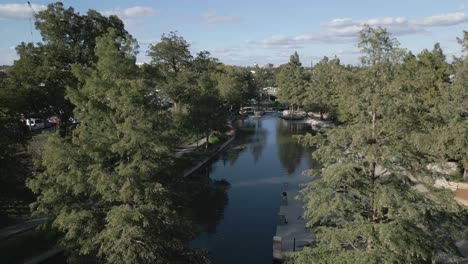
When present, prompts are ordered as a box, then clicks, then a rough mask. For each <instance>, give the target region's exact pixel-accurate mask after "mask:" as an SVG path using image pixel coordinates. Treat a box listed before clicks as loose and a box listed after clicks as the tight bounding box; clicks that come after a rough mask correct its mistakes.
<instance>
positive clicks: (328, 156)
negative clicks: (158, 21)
mask: <svg viewBox="0 0 468 264" xmlns="http://www.w3.org/2000/svg"><path fill="white" fill-rule="evenodd" d="M34 15H35V27H36V29H37V30H38V31H39V32H40V34H41V37H42V41H40V42H37V43H24V42H23V43H20V44H18V46H17V47H16V51H17V53H18V57H19V58H18V60H16V61H15V63H14V65H12V66H11V67H8V68H6V69H4V67H2V70H1V72H0V73H1V74H0V187H1V189H0V191H1V192H0V195H1V196H0V199H1V202H2V204H1V207H0V217H1V219H0V220H1V225H2V226H3V225H10V224H13V223H15V222H17V221H21V220H23V219H26V218H36V217H44V216H47V219H48V220H47V223H46V224H44V225H43V229H40V230H39V229H38V230H31V231H27V232H24V233H21V234H19V235H18V236H13V237H9V238H7V239H6V240H3V241H0V248H3V250H1V251H8V252H7V253H11V254H16V253H18V250H17V249H18V248H20V247H21V246H20V245H19V244H20V241H22V242H21V243H26V244H25V245H24V247H27V248H28V250H29V249H30V250H31V252H32V251H34V252H36V251H41V250H43V248H42V249H41V247H40V246H47V245H50V243H52V242H50V241H55V240H57V241H58V243H59V244H60V246H63V248H64V249H65V252H66V254H65V255H66V257H67V258H68V260H70V261H77V260H79V259H82V258H84V259H86V260H89V261H90V262H98V263H117V262H119V263H196V264H199V263H200V264H204V263H207V262H209V254H208V253H207V252H206V251H205V250H198V249H193V248H191V247H190V241H192V240H193V238H194V236H196V228H194V224H193V221H192V220H193V219H191V218H190V214H189V213H187V211H190V210H187V209H190V208H187V206H190V199H191V198H192V195H193V193H191V192H190V191H191V189H190V188H191V187H194V188H193V189H196V190H198V191H206V190H209V188H212V187H216V188H224V189H223V190H225V189H226V188H229V184H228V183H227V182H217V183H215V182H212V181H211V179H205V180H206V181H205V182H203V183H200V185H199V186H195V185H196V183H194V182H189V180H187V179H186V178H189V177H184V176H186V175H185V174H190V173H191V171H192V170H193V171H195V170H196V169H197V168H199V167H202V166H203V164H204V163H206V162H208V161H209V160H210V159H211V158H212V157H213V156H214V155H216V153H217V152H218V151H220V148H222V147H224V146H225V145H227V144H228V143H226V142H229V141H230V140H232V138H233V137H234V134H235V133H234V129H235V128H233V127H232V126H229V125H227V124H226V120H230V119H233V118H236V117H237V116H238V115H239V114H240V113H239V110H242V109H243V106H244V107H245V106H247V107H248V108H249V109H250V110H252V111H253V113H254V114H256V115H257V116H261V115H263V114H264V111H263V110H264V109H259V107H262V106H263V107H265V106H266V105H269V106H275V107H284V106H287V107H288V109H290V110H293V111H292V112H287V111H286V112H285V113H286V115H285V117H286V118H288V115H287V113H290V115H289V118H290V119H302V118H304V117H305V116H306V114H305V113H308V112H313V113H317V114H315V117H318V118H319V119H320V122H319V121H316V122H315V121H314V122H311V123H310V124H311V125H314V126H315V127H316V128H317V129H319V130H320V133H314V135H312V134H307V135H305V136H301V137H300V140H299V141H300V142H301V143H302V144H303V145H304V146H308V147H313V148H311V149H313V151H311V152H312V153H311V155H313V157H314V158H315V159H316V160H317V161H318V162H320V164H323V169H321V170H318V171H311V172H309V173H310V174H311V175H314V176H317V178H318V179H317V180H315V181H313V182H311V183H310V184H309V185H307V186H306V187H305V188H304V189H303V190H302V191H301V194H300V199H302V200H303V201H304V202H305V212H304V215H303V217H304V218H305V219H307V226H308V227H310V228H309V229H307V230H305V232H313V234H314V235H315V236H316V238H317V241H316V242H317V243H315V244H314V245H311V246H309V247H305V248H304V250H302V251H300V252H295V253H293V254H291V256H290V257H289V258H288V259H286V260H285V261H286V263H298V264H303V263H304V264H305V263H310V262H311V261H317V262H321V263H329V262H333V263H342V262H355V263H365V262H371V263H380V262H382V261H388V262H395V263H396V262H398V263H429V262H435V261H439V260H453V259H457V258H460V257H461V256H460V252H458V251H457V248H456V245H455V244H454V241H456V240H458V239H459V238H460V237H463V236H466V234H467V233H468V231H467V230H468V228H467V223H468V222H467V219H468V211H467V210H466V208H464V207H461V206H460V205H458V204H457V203H456V202H455V201H454V199H453V193H451V192H450V191H448V190H439V189H435V188H433V185H434V182H435V181H436V180H441V179H443V180H460V181H462V180H463V181H465V182H467V181H468V141H467V139H468V137H467V136H468V105H467V102H468V101H467V99H466V98H468V53H467V52H468V32H467V31H464V32H463V33H462V34H463V35H462V37H460V38H457V40H458V43H459V44H460V49H461V51H462V52H461V55H459V56H458V57H453V59H452V60H449V61H450V62H448V61H447V56H446V54H444V51H443V49H442V48H441V46H440V45H439V44H438V43H435V44H434V47H433V49H432V50H427V49H425V50H422V51H421V52H420V53H419V54H413V53H412V52H410V51H408V50H406V49H404V48H402V47H400V44H399V42H398V41H397V39H395V38H393V37H392V36H391V34H390V33H389V32H388V31H387V30H386V29H384V28H381V27H371V26H369V25H363V26H362V30H361V31H360V32H359V36H357V37H358V38H357V39H358V44H357V47H358V48H359V50H360V53H361V55H362V57H361V61H360V64H359V65H344V64H343V63H342V62H341V61H340V59H339V58H338V57H337V56H335V57H333V58H328V57H324V58H323V59H322V60H320V61H318V62H317V63H315V64H313V65H311V66H310V67H304V66H303V65H302V62H301V61H300V58H299V54H298V53H297V52H294V53H293V54H292V55H291V56H290V60H289V62H288V63H286V64H284V65H280V66H279V67H276V68H274V67H265V68H262V67H259V66H258V65H255V66H254V67H241V66H232V65H226V64H223V63H222V62H220V61H219V60H218V59H217V58H215V57H213V56H212V55H211V54H210V52H208V51H203V50H202V51H199V52H198V53H196V54H193V53H192V52H191V46H190V42H189V41H187V40H185V39H184V38H183V37H182V36H180V35H179V34H178V33H177V32H169V33H167V34H162V36H161V38H160V39H159V40H158V41H156V42H154V43H152V44H150V45H149V50H148V52H147V56H148V57H149V58H150V60H151V61H150V62H149V63H145V64H142V65H140V64H137V63H136V58H137V57H136V56H137V54H138V52H139V45H138V41H137V40H136V39H135V38H134V37H133V36H132V35H131V34H130V33H129V32H128V31H127V29H126V28H125V24H124V22H123V21H122V20H121V19H120V18H119V17H118V16H115V15H110V16H106V15H103V14H101V13H99V12H97V11H95V10H88V11H87V12H86V13H78V12H76V11H75V9H74V8H73V7H66V6H64V4H63V3H61V2H56V3H52V4H49V5H48V6H47V8H45V9H43V10H41V11H39V12H38V13H37V14H34ZM295 110H300V111H301V112H300V116H297V117H295V116H294V115H293V113H297V114H299V112H294V111H295ZM323 119H327V120H333V124H336V126H334V125H333V124H331V123H327V121H324V120H323ZM285 122H286V121H285ZM33 123H34V125H33ZM49 125H52V126H53V130H54V131H55V132H53V133H50V134H49V133H39V132H40V131H43V130H42V128H43V127H46V126H49ZM199 137H201V138H203V139H201V138H199ZM194 140H195V143H196V144H194V142H193V141H194ZM191 141H192V142H191ZM184 142H191V143H185V144H184ZM200 142H201V143H203V142H204V143H205V144H204V146H197V145H198V144H199V143H200ZM202 145H203V144H202ZM447 162H451V163H453V167H454V168H456V170H454V171H452V173H449V174H444V173H439V172H437V171H433V170H432V171H431V170H430V169H429V168H428V167H427V165H428V164H446V163H447ZM379 168H382V169H379ZM408 171H411V172H415V173H412V175H408V174H407V173H406V172H408ZM411 177H414V178H415V179H416V180H417V181H418V182H420V183H421V184H425V185H426V187H427V188H426V189H427V190H428V191H427V192H419V191H417V190H415V188H413V186H412V184H413V183H414V181H413V180H412V179H411ZM215 185H216V186H215ZM449 185H450V184H449ZM459 195H460V196H465V194H464V193H463V194H462V193H460V194H459ZM40 237H41V238H40ZM36 238H37V240H38V241H39V240H41V241H45V242H44V243H42V242H34V243H33V242H32V240H34V239H36ZM33 244H34V245H33ZM37 244H43V245H37ZM36 246H38V247H36ZM15 252H16V253H15ZM2 253H3V252H2ZM18 254H21V253H18ZM28 254H29V253H28ZM31 254H36V253H31ZM0 257H1V256H0ZM9 258H10V259H11V256H9Z"/></svg>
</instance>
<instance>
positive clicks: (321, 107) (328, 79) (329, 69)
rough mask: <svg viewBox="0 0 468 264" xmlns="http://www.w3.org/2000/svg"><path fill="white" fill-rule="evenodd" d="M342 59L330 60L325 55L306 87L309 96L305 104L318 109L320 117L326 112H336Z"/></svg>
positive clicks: (315, 67)
mask: <svg viewBox="0 0 468 264" xmlns="http://www.w3.org/2000/svg"><path fill="white" fill-rule="evenodd" d="M339 67H340V60H339V59H338V58H334V59H333V60H329V59H328V58H327V57H324V58H323V59H322V60H321V61H320V62H319V63H317V64H316V65H315V66H314V68H313V71H312V74H311V78H310V81H309V82H308V85H307V87H306V94H307V98H306V99H305V100H304V103H303V104H304V105H306V106H307V107H308V108H309V109H311V110H314V111H318V112H319V113H320V119H323V113H324V112H335V103H336V102H335V101H334V99H335V96H336V94H337V93H336V89H337V83H338V78H339V76H340V73H339V71H340V68H339Z"/></svg>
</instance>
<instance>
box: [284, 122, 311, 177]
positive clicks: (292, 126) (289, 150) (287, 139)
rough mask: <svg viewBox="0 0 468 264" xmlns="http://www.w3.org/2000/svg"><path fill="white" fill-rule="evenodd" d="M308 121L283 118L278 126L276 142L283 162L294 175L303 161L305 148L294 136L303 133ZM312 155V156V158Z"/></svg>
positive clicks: (289, 173) (290, 173) (289, 172)
mask: <svg viewBox="0 0 468 264" xmlns="http://www.w3.org/2000/svg"><path fill="white" fill-rule="evenodd" d="M307 127H308V124H307V123H302V122H295V121H286V120H281V121H279V122H278V124H277V127H276V144H277V145H278V156H279V160H280V162H281V164H282V165H283V167H284V168H285V169H286V171H287V172H288V175H292V174H293V173H294V172H295V171H296V168H297V166H299V164H300V163H301V158H302V155H303V154H304V151H305V148H304V147H303V146H302V145H301V144H300V143H298V142H297V140H296V139H294V138H293V135H294V134H303V133H304V132H305V131H306V128H307ZM311 158H312V157H310V159H311Z"/></svg>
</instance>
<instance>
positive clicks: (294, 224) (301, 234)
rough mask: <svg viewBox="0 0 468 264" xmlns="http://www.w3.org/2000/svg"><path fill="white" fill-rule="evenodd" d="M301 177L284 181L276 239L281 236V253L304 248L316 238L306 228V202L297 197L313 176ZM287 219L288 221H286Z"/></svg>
mask: <svg viewBox="0 0 468 264" xmlns="http://www.w3.org/2000/svg"><path fill="white" fill-rule="evenodd" d="M297 177H300V179H298V180H297V181H294V182H285V183H283V189H282V192H283V193H286V198H285V196H284V195H283V193H281V194H278V195H281V196H282V201H281V206H280V210H279V213H278V225H277V226H276V236H275V237H276V239H279V238H281V239H280V240H281V254H279V255H277V254H275V253H274V255H276V256H282V255H283V254H282V253H283V252H292V251H298V250H302V248H303V247H304V246H306V245H308V244H310V243H311V242H312V241H313V240H314V235H313V233H312V232H311V230H310V229H308V228H306V224H307V220H306V219H304V218H303V217H302V215H303V213H304V202H303V201H302V200H299V199H297V196H298V195H299V192H300V190H302V189H303V188H304V185H305V184H306V183H308V182H310V180H311V177H310V176H306V175H301V176H297ZM285 221H286V222H285Z"/></svg>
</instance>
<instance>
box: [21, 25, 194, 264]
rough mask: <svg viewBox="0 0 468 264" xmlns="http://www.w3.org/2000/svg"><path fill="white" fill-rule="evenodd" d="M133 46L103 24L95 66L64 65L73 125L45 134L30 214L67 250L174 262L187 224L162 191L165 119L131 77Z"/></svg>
mask: <svg viewBox="0 0 468 264" xmlns="http://www.w3.org/2000/svg"><path fill="white" fill-rule="evenodd" d="M135 45H136V44H135V41H134V40H133V39H132V38H131V37H129V36H127V37H126V38H123V37H121V36H119V35H118V34H117V33H116V32H115V31H114V30H110V31H109V33H108V34H107V35H105V36H104V37H101V38H98V39H97V44H96V47H97V48H96V54H97V56H98V58H99V59H98V62H97V65H96V67H95V68H87V67H81V65H75V66H74V67H73V73H74V74H75V76H76V78H78V79H79V80H80V82H82V83H83V86H82V87H81V88H80V89H69V90H68V91H67V92H68V98H69V99H70V101H71V102H72V103H73V104H75V105H76V106H77V108H76V110H75V112H76V114H77V115H79V116H80V117H81V121H82V124H81V126H80V127H79V128H77V129H76V130H75V131H74V134H73V140H72V141H71V142H70V141H67V140H65V139H60V138H58V137H52V138H50V139H49V142H48V144H47V147H46V148H45V150H44V154H43V159H42V166H43V167H44V169H45V170H44V172H43V173H41V174H39V175H37V176H36V177H35V178H34V179H31V180H30V181H29V182H28V186H29V187H30V188H31V189H32V190H33V191H34V192H35V193H37V194H39V197H38V200H37V202H36V203H34V205H33V206H34V208H35V210H36V213H38V214H46V215H48V216H49V217H50V219H51V220H52V222H53V226H54V227H55V228H57V229H58V230H60V231H61V232H63V233H64V234H65V235H64V238H63V240H62V243H63V244H64V245H65V246H66V247H67V248H68V249H70V250H72V251H73V252H75V253H77V254H80V255H91V256H96V257H97V258H98V259H100V261H104V262H108V263H115V262H119V263H168V262H171V263H177V262H178V261H180V262H184V261H187V259H186V258H188V256H189V255H191V254H192V253H191V250H189V249H188V241H189V240H190V238H191V228H190V225H189V223H188V222H187V221H186V220H185V219H184V218H182V217H180V215H179V214H178V210H179V206H178V205H177V203H175V192H173V191H172V190H173V188H174V186H175V184H176V183H177V182H178V178H177V177H174V176H173V175H170V174H169V171H170V170H169V169H168V168H169V167H170V165H171V160H172V159H171V155H170V153H169V150H170V147H171V144H170V142H171V141H172V135H171V132H170V131H171V129H170V124H171V123H170V120H169V115H168V112H167V111H165V110H164V109H163V108H162V107H161V104H160V103H158V101H157V96H155V95H154V93H153V90H152V87H149V86H146V85H144V84H145V82H143V81H142V80H141V79H139V73H140V72H139V69H138V68H137V67H136V65H135V54H136V53H135ZM194 261H195V260H194Z"/></svg>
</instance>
